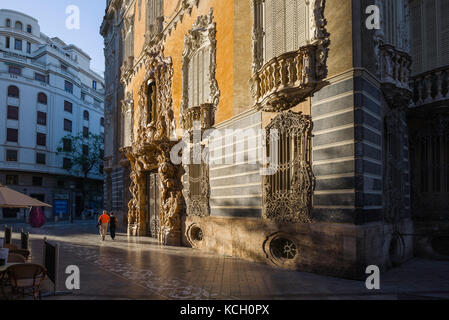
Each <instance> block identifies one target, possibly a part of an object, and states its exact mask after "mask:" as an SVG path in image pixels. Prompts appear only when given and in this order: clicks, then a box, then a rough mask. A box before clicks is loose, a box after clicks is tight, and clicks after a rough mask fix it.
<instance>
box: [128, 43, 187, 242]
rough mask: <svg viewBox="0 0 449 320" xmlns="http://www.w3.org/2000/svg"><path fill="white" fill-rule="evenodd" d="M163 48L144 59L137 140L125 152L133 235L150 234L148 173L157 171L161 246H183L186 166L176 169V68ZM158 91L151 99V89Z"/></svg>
mask: <svg viewBox="0 0 449 320" xmlns="http://www.w3.org/2000/svg"><path fill="white" fill-rule="evenodd" d="M162 52H163V46H162V45H155V46H152V47H151V48H148V49H147V51H146V55H145V58H144V63H145V67H146V70H147V74H146V77H145V80H144V82H143V83H142V86H141V89H140V91H139V103H138V107H137V110H136V112H137V114H139V115H140V118H139V121H138V123H137V126H138V127H137V136H136V138H135V140H134V143H133V145H132V146H131V147H127V148H124V149H123V150H122V151H123V153H124V154H125V155H126V157H127V158H128V160H129V161H130V164H131V175H130V178H131V185H130V192H131V194H132V199H131V201H130V202H129V204H128V210H129V218H128V221H129V225H128V232H129V234H130V235H135V236H144V235H146V233H147V230H148V226H147V219H146V218H147V214H148V212H147V208H148V206H147V201H148V199H147V192H146V175H145V173H146V172H149V171H153V170H157V172H158V174H159V179H160V186H159V192H160V195H161V210H160V222H161V223H160V230H159V239H158V240H159V243H160V244H163V245H173V246H179V245H181V217H182V216H183V215H184V214H185V200H184V196H183V194H182V189H183V184H182V176H183V175H184V169H183V167H182V165H174V164H173V163H172V162H171V160H170V152H171V150H172V148H173V147H174V146H175V145H176V144H177V143H178V141H177V140H176V139H171V138H172V137H173V135H174V133H175V124H174V115H173V108H172V107H173V106H172V98H171V84H172V77H173V66H172V60H171V58H165V57H163V53H162ZM149 83H151V84H154V86H155V90H154V91H152V96H151V97H148V96H147V93H148V85H149ZM148 99H152V108H153V110H152V116H151V117H150V116H149V110H148V108H147V106H148V102H149V100H148Z"/></svg>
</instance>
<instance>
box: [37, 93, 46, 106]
mask: <svg viewBox="0 0 449 320" xmlns="http://www.w3.org/2000/svg"><path fill="white" fill-rule="evenodd" d="M37 102H39V103H41V104H47V95H46V94H45V93H43V92H40V93H39V94H38V95H37Z"/></svg>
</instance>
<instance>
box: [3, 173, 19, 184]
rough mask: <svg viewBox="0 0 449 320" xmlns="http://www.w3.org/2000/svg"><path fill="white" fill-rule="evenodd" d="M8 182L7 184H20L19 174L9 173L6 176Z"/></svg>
mask: <svg viewBox="0 0 449 320" xmlns="http://www.w3.org/2000/svg"><path fill="white" fill-rule="evenodd" d="M6 184H7V185H18V184H19V176H18V175H7V176H6Z"/></svg>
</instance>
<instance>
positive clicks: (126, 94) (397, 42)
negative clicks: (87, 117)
mask: <svg viewBox="0 0 449 320" xmlns="http://www.w3.org/2000/svg"><path fill="white" fill-rule="evenodd" d="M376 3H377V2H376ZM144 4H146V5H144ZM365 4H366V5H369V4H371V3H369V4H368V1H361V2H360V3H359V4H357V5H354V6H351V3H350V2H349V1H348V2H342V1H338V0H313V1H312V0H307V1H306V0H294V1H288V2H284V1H277V0H265V1H260V0H248V1H246V0H179V1H156V2H155V1H147V2H144V3H142V5H140V6H139V5H138V3H137V2H136V1H133V0H128V1H118V0H116V1H110V3H109V6H108V10H107V11H108V12H109V14H110V15H111V17H109V16H108V15H107V16H106V17H105V19H106V20H105V21H108V19H111V20H114V19H113V18H112V16H113V12H117V13H120V16H121V17H122V18H121V19H123V21H125V24H124V27H123V28H124V29H123V30H124V32H123V38H122V40H121V41H122V42H121V46H122V52H123V55H124V56H123V59H122V62H121V68H120V80H121V85H122V88H123V95H122V98H121V99H120V100H118V101H122V100H123V103H122V106H123V107H122V110H121V111H120V114H118V116H119V117H120V118H121V120H120V121H121V122H120V121H118V123H120V124H121V125H120V126H115V127H114V126H112V127H111V128H112V129H111V130H116V131H113V132H112V133H111V134H113V135H114V134H117V135H119V136H123V137H125V139H123V140H124V141H123V143H122V144H121V145H120V151H121V154H122V155H123V157H124V158H125V157H126V160H124V159H122V164H123V165H125V166H126V165H128V164H129V172H130V186H129V193H130V201H129V203H128V231H129V234H131V235H137V236H152V237H156V238H158V239H159V241H160V243H161V244H168V245H186V246H192V247H195V248H199V249H204V250H212V251H215V252H217V253H219V254H225V255H232V256H237V257H242V258H246V259H251V260H254V261H263V262H267V263H272V264H275V265H278V266H281V267H285V268H292V269H299V270H306V271H312V272H318V273H323V274H332V275H338V276H345V277H352V278H358V277H360V276H362V275H363V274H364V270H365V269H364V268H365V267H366V265H369V264H376V265H379V266H380V267H381V268H382V270H386V269H388V268H389V267H391V266H394V265H396V264H399V263H402V262H404V261H406V260H407V259H409V258H410V257H411V256H412V255H413V238H412V237H411V236H410V234H413V222H412V220H411V216H410V211H411V208H410V206H411V204H410V203H411V199H410V192H411V191H410V190H411V185H410V169H409V168H410V164H409V161H408V157H409V150H408V128H407V121H406V113H407V108H408V106H409V104H410V101H411V100H413V99H412V98H414V96H416V97H417V99H414V101H416V103H422V101H423V100H425V99H428V96H429V94H426V92H427V91H429V90H430V93H431V95H433V96H435V97H437V96H438V97H439V98H441V97H440V96H442V95H444V94H446V91H447V90H446V89H445V87H444V86H445V85H446V84H447V77H446V76H445V75H446V73H445V72H442V73H438V75H441V76H440V80H438V81H436V82H435V83H436V84H437V87H438V88H440V87H441V89H438V90H439V91H438V92H440V93H437V92H435V90H434V89H429V86H424V87H423V88H421V89H419V90H418V91H419V92H418V93H419V94H416V93H413V90H414V87H416V88H418V87H420V86H421V85H422V82H416V84H414V87H412V86H410V77H411V69H412V68H413V65H412V59H411V52H410V35H409V33H408V32H407V30H408V24H409V23H410V15H409V10H412V9H411V8H410V7H409V4H408V1H406V0H403V1H398V2H395V4H394V5H393V3H390V5H386V6H382V5H381V4H379V5H380V8H381V12H382V13H383V15H382V19H381V20H382V21H384V22H383V23H382V28H381V29H380V30H368V29H360V28H358V27H355V24H356V25H357V26H358V25H359V24H360V17H361V16H362V15H363V14H364V12H365V11H364V10H365V7H363V6H364V5H365ZM392 5H393V6H394V7H395V8H396V9H394V10H395V12H398V14H397V15H392V14H390V13H391V12H390V11H389V10H392ZM395 19H396V20H395ZM105 24H106V22H105ZM397 25H399V26H400V28H398V29H396V28H394V26H397ZM106 29H107V28H105V30H106ZM348 30H352V31H353V34H352V36H348V33H347V32H348ZM125 31H126V32H125ZM104 33H105V38H107V37H108V36H107V34H108V33H107V32H106V31H105V32H104ZM129 37H131V38H129ZM130 39H131V40H130ZM127 46H130V47H127ZM432 77H433V76H432ZM426 79H427V78H426ZM432 79H433V78H432ZM432 81H433V80H432ZM434 87H435V86H434ZM418 96H419V97H418ZM439 98H438V99H439ZM122 111H123V112H122ZM195 134H198V135H200V143H199V144H198V145H196V144H195V139H194V136H195ZM192 136H193V137H192ZM217 137H218V138H217ZM276 137H277V138H278V141H277V142H276V143H275V141H276V140H272V139H274V138H276ZM217 139H218V140H217ZM220 139H221V140H220ZM216 141H219V142H222V144H219V145H215V142H216ZM180 146H184V148H183V150H182V152H183V153H182V154H181V152H180V151H181V149H180V148H179V147H180ZM173 150H176V151H173ZM195 150H196V151H197V152H198V153H201V154H204V153H207V152H209V155H210V159H212V160H213V161H211V162H204V161H203V162H200V163H193V164H192V163H190V162H184V163H177V162H176V161H173V158H181V156H182V157H183V158H184V159H186V158H190V157H189V156H187V155H186V154H189V155H190V156H192V155H193V157H198V155H195ZM178 151H179V152H178ZM212 155H213V156H212ZM254 155H257V156H255V158H256V161H253V160H254ZM206 158H207V157H206ZM175 163H176V164H175ZM273 169H274V170H273ZM270 172H271V173H270ZM267 173H268V174H267Z"/></svg>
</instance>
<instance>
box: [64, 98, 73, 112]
mask: <svg viewBox="0 0 449 320" xmlns="http://www.w3.org/2000/svg"><path fill="white" fill-rule="evenodd" d="M64 111H66V112H68V113H72V112H73V104H72V103H71V102H68V101H64Z"/></svg>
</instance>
